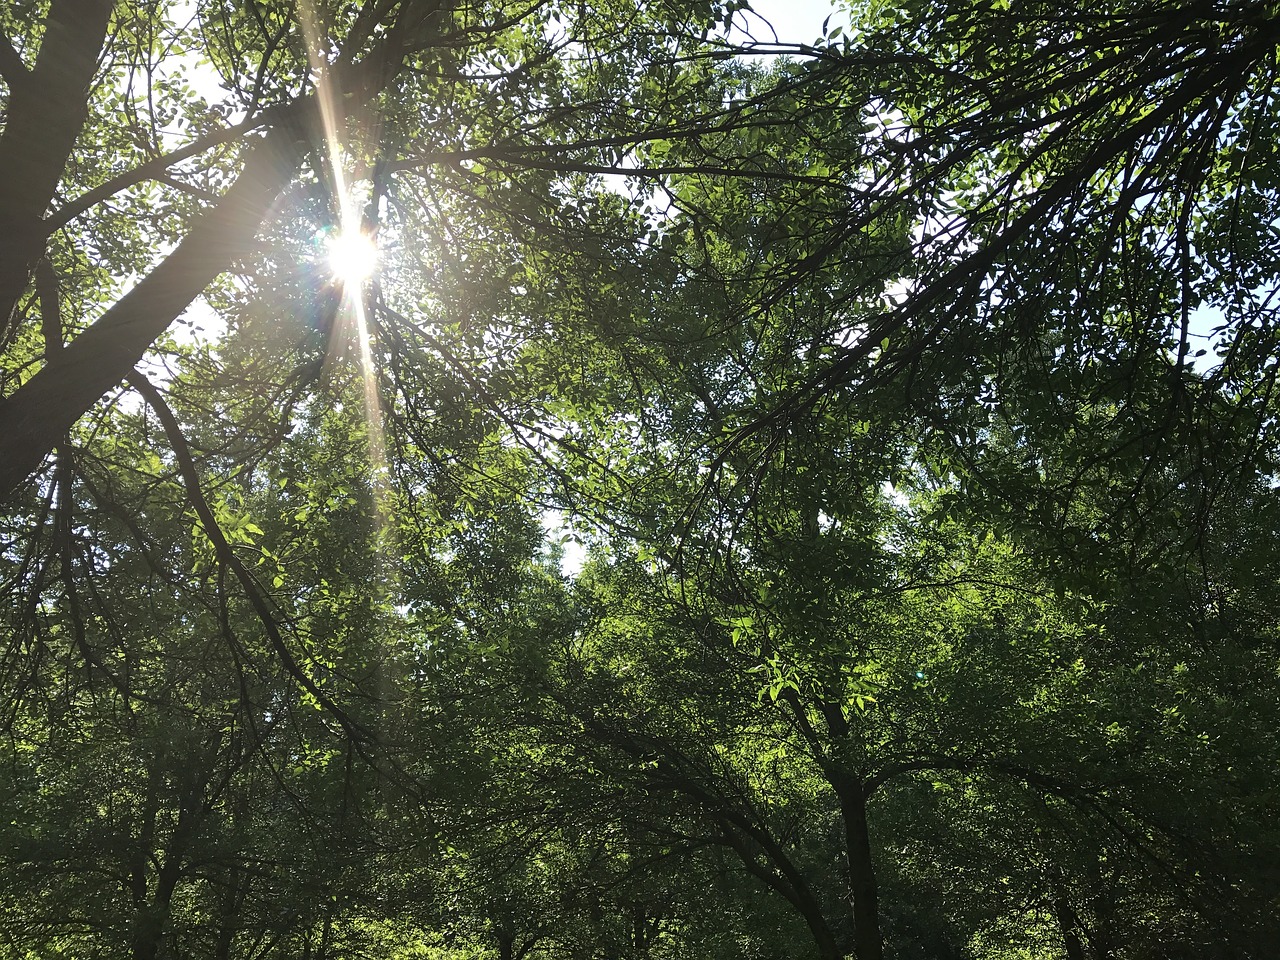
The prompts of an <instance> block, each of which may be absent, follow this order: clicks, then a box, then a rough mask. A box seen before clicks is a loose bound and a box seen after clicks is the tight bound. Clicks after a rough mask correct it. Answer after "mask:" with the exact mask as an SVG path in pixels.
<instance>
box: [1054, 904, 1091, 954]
mask: <svg viewBox="0 0 1280 960" xmlns="http://www.w3.org/2000/svg"><path fill="white" fill-rule="evenodd" d="M1053 915H1054V917H1055V918H1056V919H1057V921H1058V928H1059V929H1060V930H1061V931H1062V944H1063V946H1064V947H1065V948H1066V951H1067V960H1085V956H1084V944H1082V943H1081V942H1080V937H1079V936H1078V935H1077V934H1076V929H1077V927H1078V926H1079V924H1078V923H1077V922H1076V915H1075V912H1074V911H1073V910H1072V909H1071V905H1070V904H1069V903H1067V898H1066V897H1062V896H1058V897H1054V899H1053Z"/></svg>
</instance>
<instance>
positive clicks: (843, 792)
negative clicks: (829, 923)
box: [834, 777, 884, 960]
mask: <svg viewBox="0 0 1280 960" xmlns="http://www.w3.org/2000/svg"><path fill="white" fill-rule="evenodd" d="M834 786H835V788H836V795H837V797H838V798H839V800H840V814H841V817H842V818H843V820H844V833H845V855H846V857H847V858H848V864H849V896H850V901H851V906H852V908H853V944H854V955H855V956H856V957H857V960H883V958H884V940H883V938H882V937H881V935H880V889H879V886H878V885H877V883H876V872H875V863H874V862H873V860H872V857H871V834H870V832H869V830H868V829H867V791H866V790H865V789H864V787H863V786H862V784H860V783H858V782H856V781H854V780H853V779H852V778H847V777H839V778H837V782H836V783H835V784H834Z"/></svg>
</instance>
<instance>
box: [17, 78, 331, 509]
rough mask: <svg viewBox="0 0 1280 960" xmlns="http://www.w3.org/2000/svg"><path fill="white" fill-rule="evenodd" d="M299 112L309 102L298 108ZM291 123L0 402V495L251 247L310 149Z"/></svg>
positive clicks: (31, 468)
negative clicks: (159, 258)
mask: <svg viewBox="0 0 1280 960" xmlns="http://www.w3.org/2000/svg"><path fill="white" fill-rule="evenodd" d="M295 107H296V110H297V112H296V113H295V114H294V118H295V119H296V118H299V117H300V115H301V113H302V111H304V110H307V109H309V107H310V98H304V99H303V100H299V101H298V102H297V104H295ZM298 127H299V125H298V124H297V123H283V124H282V125H281V126H279V127H277V128H276V129H275V130H273V131H272V132H271V133H270V134H269V135H268V136H267V137H266V138H265V139H264V140H263V141H262V142H261V143H260V144H259V145H258V146H256V147H255V148H254V149H253V151H252V153H251V154H250V156H249V159H248V161H247V162H246V163H245V168H244V172H243V173H241V175H240V177H239V179H238V180H237V181H236V183H235V185H234V186H233V187H232V188H231V189H230V190H229V191H228V192H227V194H226V195H225V196H224V197H223V198H222V200H221V202H219V203H218V205H217V206H216V207H214V208H213V209H212V210H210V211H208V212H207V213H205V214H204V216H203V217H202V218H201V219H200V220H199V221H198V222H197V223H196V224H195V226H194V227H192V229H191V232H190V233H189V234H188V235H187V236H186V238H185V239H184V240H183V241H182V242H181V243H180V244H178V247H177V249H175V250H174V251H173V253H171V254H170V255H169V256H168V257H167V258H166V259H165V260H164V262H162V263H161V264H160V265H159V266H158V267H156V268H155V270H153V271H152V272H151V273H150V274H149V275H148V276H147V277H146V278H145V279H144V280H142V282H141V283H139V284H138V285H137V286H136V287H134V288H133V289H132V290H130V291H129V293H127V294H126V295H125V296H124V297H122V298H121V299H120V300H119V301H118V302H117V303H116V304H115V305H114V306H113V307H111V309H109V310H108V311H107V312H106V313H104V314H103V315H102V316H101V317H100V318H99V319H98V320H97V321H95V322H94V323H93V324H92V325H91V326H90V327H89V328H88V329H87V330H85V331H84V333H82V334H81V335H80V336H78V337H76V338H75V339H74V340H72V341H71V342H70V343H69V344H67V345H66V347H65V348H63V349H62V350H60V351H59V352H58V353H57V354H56V355H55V356H53V357H51V358H50V360H49V362H48V363H46V364H45V366H44V367H43V368H42V369H41V370H40V371H39V372H38V373H37V374H36V375H35V376H34V377H32V378H31V379H30V380H28V381H27V382H26V383H24V384H23V385H22V386H21V387H19V388H18V390H17V391H15V392H14V393H13V395H12V396H10V397H8V398H7V399H6V400H4V401H0V501H2V500H3V499H5V498H7V497H9V496H10V495H11V494H12V493H13V491H14V490H15V489H16V488H17V487H18V485H19V484H21V483H22V481H23V480H25V479H26V478H27V477H28V476H29V475H30V474H31V473H32V472H33V471H34V470H35V469H36V468H37V467H38V466H39V465H40V461H41V460H42V459H44V457H45V456H47V455H48V454H49V452H50V451H51V450H52V449H53V448H54V446H55V445H56V444H57V443H58V442H59V439H60V438H61V437H63V436H64V435H65V434H66V432H67V431H68V430H70V429H71V427H72V425H73V424H74V423H75V422H76V420H78V419H79V418H80V417H81V416H83V415H84V414H85V413H86V412H87V411H88V410H89V409H90V408H91V407H92V406H93V405H94V404H95V403H96V402H97V401H98V400H99V398H101V397H102V396H103V394H105V393H106V392H107V391H109V390H110V389H111V388H112V387H114V386H116V384H118V383H120V381H122V380H123V379H124V378H125V377H126V376H127V375H128V374H129V372H130V371H131V370H132V369H133V367H134V365H135V364H136V363H137V362H138V361H139V360H141V359H142V356H143V354H144V353H145V352H146V350H147V348H148V347H149V346H151V344H152V342H153V341H154V340H155V339H156V338H157V337H159V336H160V335H161V334H162V333H164V331H165V330H166V329H168V327H169V325H170V324H171V323H173V321H174V320H175V319H177V317H178V316H179V315H180V314H181V313H182V311H183V310H185V309H186V308H187V306H188V305H189V304H190V303H191V301H192V300H194V299H195V298H196V297H197V296H198V295H199V294H200V292H201V291H202V290H204V288H205V287H206V286H208V285H209V283H210V282H212V281H213V279H214V278H215V277H217V276H218V275H219V274H221V273H222V272H224V271H225V270H226V269H227V268H228V267H229V266H230V265H231V263H232V261H233V260H234V259H235V258H236V257H237V256H241V255H243V254H245V253H247V252H249V250H250V247H251V244H252V241H253V238H254V236H255V234H256V233H257V231H258V227H259V225H260V224H261V223H262V220H263V217H264V216H265V215H266V213H267V211H268V210H269V209H270V208H271V203H272V201H273V200H274V199H275V197H276V195H277V194H279V192H280V191H281V190H282V189H283V187H284V186H285V185H286V184H287V183H288V182H289V180H290V179H291V178H292V177H293V175H294V173H295V172H296V170H297V169H298V166H299V165H300V164H301V162H302V157H303V153H304V151H305V149H306V146H307V145H306V142H305V139H304V138H303V137H302V136H301V132H300V130H299V129H298Z"/></svg>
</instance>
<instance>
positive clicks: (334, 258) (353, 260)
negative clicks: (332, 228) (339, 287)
mask: <svg viewBox="0 0 1280 960" xmlns="http://www.w3.org/2000/svg"><path fill="white" fill-rule="evenodd" d="M326 246H327V247H328V251H327V252H328V257H329V269H330V270H331V271H332V272H333V275H334V276H335V277H337V278H338V279H339V280H341V281H342V282H343V283H344V284H350V285H353V286H358V285H359V284H361V283H363V282H364V281H365V280H368V279H369V277H371V276H372V275H373V272H374V271H375V270H377V269H378V245H377V244H376V243H374V241H373V237H371V236H369V235H368V234H367V233H365V232H364V231H362V230H351V231H347V230H344V231H342V232H340V233H335V234H333V235H332V236H331V237H329V239H328V241H327V244H326Z"/></svg>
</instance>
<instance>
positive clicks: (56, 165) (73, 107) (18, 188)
mask: <svg viewBox="0 0 1280 960" xmlns="http://www.w3.org/2000/svg"><path fill="white" fill-rule="evenodd" d="M112 6H113V4H112V3H111V2H110V0H55V2H54V4H53V5H52V7H51V8H50V10H49V15H48V16H47V17H46V18H45V34H44V38H43V40H42V41H41V43H40V53H39V55H38V56H37V58H36V63H35V66H34V67H33V68H32V69H31V71H30V72H23V71H22V68H21V66H20V65H18V64H14V65H13V66H12V69H11V70H10V71H9V74H10V75H9V76H7V77H6V79H7V80H8V81H9V104H8V109H7V111H6V116H5V125H4V134H3V136H0V237H3V238H4V255H3V256H0V342H3V341H4V338H5V337H4V335H5V333H6V332H8V331H7V329H6V328H7V327H8V326H9V324H10V323H12V321H13V316H12V315H13V311H14V307H15V305H16V304H17V302H18V299H19V298H20V297H21V296H22V292H23V291H24V290H25V289H26V287H27V281H28V280H29V279H30V277H31V271H32V269H33V268H34V267H35V264H36V262H37V261H38V260H39V259H40V258H41V257H42V256H43V255H44V248H45V230H44V224H43V223H42V217H43V216H44V212H45V210H46V209H47V208H48V206H49V202H50V201H51V200H52V199H53V195H54V191H55V190H56V189H57V187H58V181H59V180H60V179H62V171H63V170H64V169H65V168H66V165H67V157H68V156H69V155H70V153H71V150H72V148H73V147H74V146H75V142H76V138H77V137H79V136H80V131H81V129H82V128H83V127H84V123H85V120H86V118H87V117H88V115H89V106H88V94H89V86H90V84H91V83H92V82H93V75H94V73H95V72H96V71H97V68H98V55H99V52H100V51H101V50H102V45H103V42H104V41H105V40H106V36H107V21H108V19H109V18H110V15H111V8H112Z"/></svg>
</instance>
